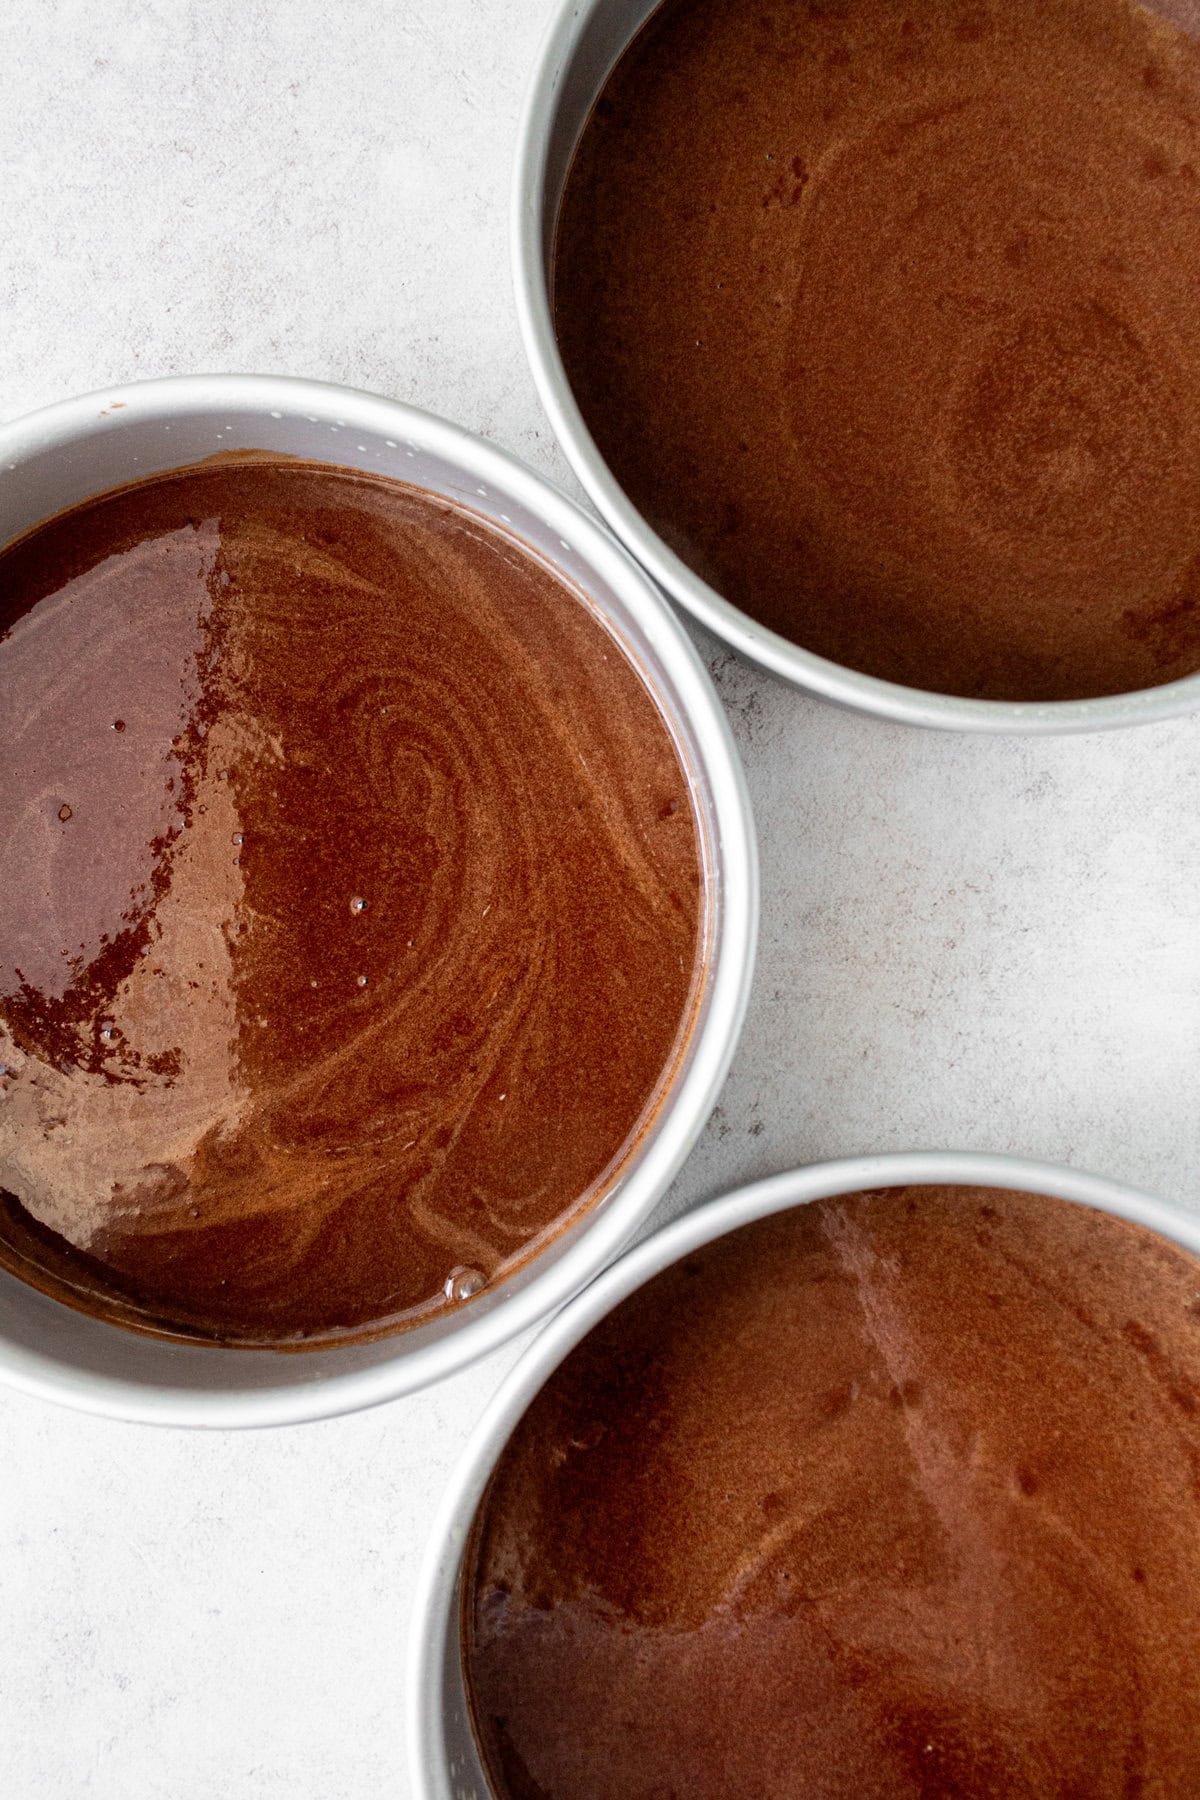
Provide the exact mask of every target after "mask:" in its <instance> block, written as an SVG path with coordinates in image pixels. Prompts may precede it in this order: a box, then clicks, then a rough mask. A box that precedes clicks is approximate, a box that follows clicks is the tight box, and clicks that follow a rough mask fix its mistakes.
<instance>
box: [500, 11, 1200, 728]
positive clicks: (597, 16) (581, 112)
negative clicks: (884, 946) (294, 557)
mask: <svg viewBox="0 0 1200 1800" xmlns="http://www.w3.org/2000/svg"><path fill="white" fill-rule="evenodd" d="M658 4H659V0H561V3H560V5H559V8H558V10H557V12H556V14H555V16H554V18H553V20H552V22H551V25H550V29H549V31H548V33H547V36H546V39H545V42H544V44H543V47H542V50H541V54H540V56H539V59H538V63H537V68H536V70H535V73H534V77H533V82H532V86H531V87H530V90H529V94H528V98H527V100H526V104H525V111H524V117H523V120H522V124H521V130H520V139H519V145H518V151H517V161H516V172H515V178H514V188H513V208H512V256H513V277H514V286H515V290H516V301H517V313H518V317H519V319H520V325H521V335H522V337H523V339H524V343H525V350H526V354H527V356H528V358H529V362H530V365H531V367H532V369H533V375H534V380H535V381H536V383H537V387H538V392H539V394H540V395H541V400H542V404H543V406H544V407H545V409H546V412H547V414H548V416H549V419H550V423H551V425H552V426H553V428H554V432H555V435H556V436H557V438H558V441H559V443H560V444H561V445H562V447H563V450H564V452H565V453H566V456H567V459H568V461H569V462H570V464H571V467H572V468H573V469H574V471H575V474H576V475H577V476H578V478H579V480H580V482H581V483H582V485H583V487H584V488H585V490H586V491H587V494H588V496H589V498H590V499H591V500H592V502H593V504H594V505H595V506H596V508H597V509H598V511H599V512H600V513H601V515H602V516H603V518H604V519H605V520H606V521H607V522H608V524H609V525H610V526H611V527H612V529H613V530H614V531H615V532H616V534H617V536H618V537H619V538H620V539H621V541H622V542H623V543H625V544H627V545H628V546H629V548H630V549H631V550H632V551H633V553H634V555H635V556H636V557H637V559H638V561H639V562H640V563H641V564H642V566H643V568H645V569H647V570H649V572H650V574H651V575H653V577H654V579H655V580H656V581H657V582H658V583H659V585H660V586H661V587H663V588H664V589H665V590H666V592H667V593H668V594H669V595H670V596H671V598H672V599H673V600H675V601H677V602H678V603H679V605H680V606H683V607H685V608H686V609H687V611H688V612H690V613H691V614H692V615H693V617H694V618H696V619H698V620H699V621H700V623H701V624H702V625H704V626H707V628H708V630H709V631H712V632H715V633H716V635H717V636H718V637H720V638H723V639H724V640H725V642H726V643H728V644H731V645H732V646H733V648H734V649H735V650H740V651H741V653H742V654H743V655H744V656H747V657H750V658H751V659H752V661H754V662H757V663H760V664H761V665H762V667H763V668H766V669H770V670H771V671H772V672H773V673H774V674H776V675H780V676H782V677H783V678H784V680H785V681H791V682H794V683H795V685H796V686H797V687H801V688H806V689H807V690H808V691H809V692H811V693H814V694H820V695H821V696H822V697H823V698H824V699H826V700H831V701H834V702H835V703H836V704H838V705H841V706H848V707H854V708H857V709H858V710H860V711H862V712H868V713H874V714H876V715H877V716H878V717H879V718H883V719H894V720H897V721H899V722H901V723H903V724H908V725H926V726H933V727H937V728H940V729H943V730H959V731H984V732H998V733H1006V732H1011V733H1029V734H1041V735H1047V734H1051V733H1061V732H1081V731H1101V730H1108V729H1111V728H1113V727H1115V726H1120V725H1141V724H1150V723H1152V722H1153V721H1155V720H1159V719H1170V718H1175V717H1177V716H1178V715H1180V714H1182V713H1187V712H1191V711H1192V710H1193V709H1195V708H1196V707H1198V706H1200V674H1198V675H1191V676H1188V677H1187V678H1186V679H1185V680H1182V681H1173V682H1169V683H1167V684H1165V685H1164V686H1162V687H1155V688H1142V689H1139V690H1138V691H1137V692H1135V693H1128V694H1114V695H1109V696H1106V697H1104V698H1103V699H1097V700H1058V701H1044V702H1036V703H1034V702H1030V703H1025V702H1018V701H1008V700H970V699H963V698H959V697H958V696H955V695H953V694H935V693H928V692H926V691H925V690H923V689H920V688H910V687H902V686H900V685H899V684H898V683H896V682H891V681H883V680H880V679H879V678H878V677H876V676H874V675H863V674H860V673H858V672H857V671H856V670H854V669H848V668H845V667H843V666H842V665H841V664H840V663H835V662H830V661H829V660H828V659H827V658H826V657H823V656H817V655H815V654H814V653H813V652H812V651H810V650H804V649H802V648H801V647H800V645H798V644H794V643H792V642H791V641H790V640H789V639H788V638H785V637H781V636H780V635H779V633H778V632H775V631H771V630H769V629H768V628H767V627H766V626H765V625H760V624H759V623H758V622H757V621H756V620H754V619H752V618H751V617H750V616H749V614H748V613H744V612H742V611H741V610H740V608H738V607H736V606H734V605H732V604H731V602H730V601H728V600H726V599H724V598H723V597H722V595H721V594H719V593H718V592H717V591H716V589H715V588H713V587H711V586H710V585H709V584H708V582H706V581H703V580H702V579H701V578H700V576H699V575H697V574H695V573H694V572H693V570H691V569H690V568H689V567H688V566H687V564H686V563H685V562H683V561H682V560H681V559H680V558H679V557H678V556H677V555H676V554H675V552H674V551H673V550H671V549H670V548H669V546H668V545H667V544H666V543H664V541H663V540H662V538H661V537H659V535H658V534H657V532H655V531H653V530H651V528H650V526H649V525H648V524H647V523H646V521H645V519H644V518H643V517H642V516H641V514H640V513H639V512H638V511H637V509H636V507H635V506H634V505H633V504H632V502H631V501H630V500H629V499H628V498H627V496H626V495H625V493H624V492H623V490H622V489H621V488H620V486H619V485H618V484H617V482H616V480H615V479H614V478H613V476H612V474H611V473H610V471H609V469H608V467H607V465H606V464H605V462H604V460H603V458H602V457H601V455H600V452H599V450H598V449H597V447H596V444H595V441H594V440H593V438H592V436H591V433H590V432H589V430H588V428H587V426H586V424H585V423H584V420H583V415H582V413H581V412H580V410H579V407H578V406H577V405H576V402H575V398H574V395H573V394H572V392H571V388H570V384H569V383H568V381H567V376H566V371H565V369H564V367H563V362H562V358H561V356H560V355H559V351H558V344H557V341H556V339H555V334H554V325H553V320H552V316H551V302H550V282H551V274H552V269H551V264H552V260H553V255H554V238H555V231H556V228H557V222H558V212H559V204H560V202H561V199H562V194H563V189H564V187H565V185H566V180H567V175H568V172H569V170H570V167H571V161H572V158H573V156H574V152H575V147H576V145H577V144H578V142H579V139H580V136H581V135H582V132H583V129H584V126H585V125H586V124H587V121H588V118H589V116H590V114H591V110H592V107H593V106H594V104H595V102H596V100H597V99H598V98H599V95H600V91H601V89H602V88H603V87H604V84H605V82H606V81H607V79H608V77H609V75H610V74H611V73H612V70H613V68H614V67H615V65H616V63H617V62H618V61H619V59H620V57H621V55H622V53H623V51H624V50H625V49H626V47H627V45H628V44H629V43H630V42H631V40H632V39H633V38H634V37H635V36H636V34H637V32H638V31H639V30H640V28H641V27H642V25H644V24H645V22H646V20H647V19H648V18H649V16H650V14H651V13H653V12H654V11H655V10H656V8H657V6H658Z"/></svg>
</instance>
